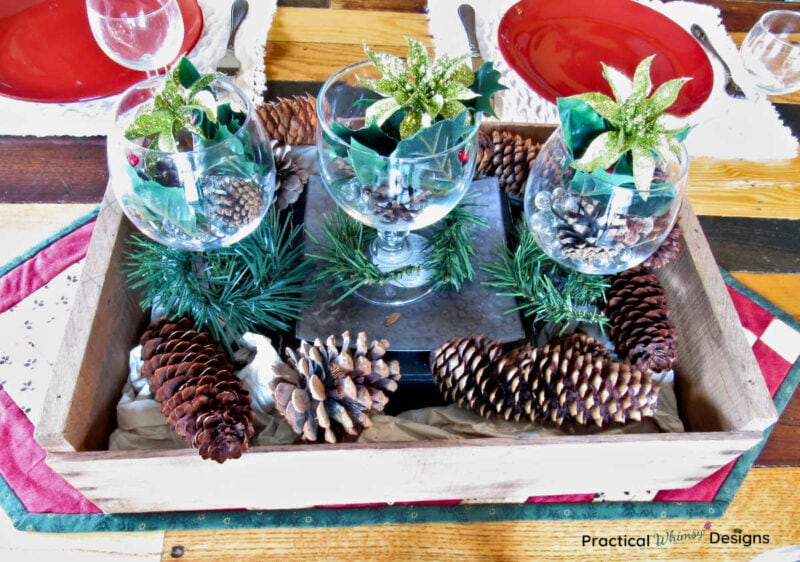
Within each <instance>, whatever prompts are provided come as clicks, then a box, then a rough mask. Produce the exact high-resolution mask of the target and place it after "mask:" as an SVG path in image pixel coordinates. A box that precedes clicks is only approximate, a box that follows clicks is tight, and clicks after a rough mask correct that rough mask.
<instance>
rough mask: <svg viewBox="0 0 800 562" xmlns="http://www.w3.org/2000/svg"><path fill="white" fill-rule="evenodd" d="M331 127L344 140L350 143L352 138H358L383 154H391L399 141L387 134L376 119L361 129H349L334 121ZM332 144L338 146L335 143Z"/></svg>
mask: <svg viewBox="0 0 800 562" xmlns="http://www.w3.org/2000/svg"><path fill="white" fill-rule="evenodd" d="M331 128H332V129H333V132H334V133H336V136H338V137H339V138H340V139H342V141H343V142H345V143H347V144H350V143H351V141H352V139H356V140H357V141H358V142H360V143H361V144H363V145H364V146H368V147H370V148H371V149H373V150H375V151H376V152H377V153H378V154H382V155H383V156H389V154H391V153H392V152H393V151H394V149H395V148H396V147H397V141H396V140H395V139H393V138H392V137H390V136H389V135H387V134H386V133H385V132H384V131H383V129H381V128H380V127H379V126H378V125H376V124H375V122H374V121H373V122H372V123H371V124H370V126H369V127H364V128H361V129H349V128H347V127H345V126H344V125H342V124H341V123H333V124H332V125H331ZM330 144H331V145H332V146H336V144H335V143H330Z"/></svg>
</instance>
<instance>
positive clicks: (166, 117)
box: [125, 109, 172, 139]
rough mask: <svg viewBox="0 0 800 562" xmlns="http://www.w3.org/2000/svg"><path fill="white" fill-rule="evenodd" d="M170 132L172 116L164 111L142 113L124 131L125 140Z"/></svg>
mask: <svg viewBox="0 0 800 562" xmlns="http://www.w3.org/2000/svg"><path fill="white" fill-rule="evenodd" d="M171 130H172V114H171V113H170V112H169V111H167V110H166V109H162V110H158V111H155V112H153V113H143V114H141V115H139V116H138V117H136V119H135V120H134V121H133V123H132V124H131V126H130V127H128V130H127V131H125V138H127V139H138V138H140V137H148V136H150V135H157V134H161V133H167V132H169V131H171Z"/></svg>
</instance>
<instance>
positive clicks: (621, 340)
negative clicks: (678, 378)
mask: <svg viewBox="0 0 800 562" xmlns="http://www.w3.org/2000/svg"><path fill="white" fill-rule="evenodd" d="M606 298H607V300H608V302H607V304H606V309H605V312H606V316H607V317H608V320H609V323H610V325H611V327H610V329H609V335H610V336H611V341H612V342H613V343H614V348H615V349H616V351H617V353H618V354H619V355H620V357H623V358H625V360H626V361H628V362H629V363H630V364H631V365H633V366H634V367H636V368H637V369H641V370H642V371H653V372H661V371H668V370H670V369H672V365H673V364H674V363H675V361H676V359H677V355H678V354H677V350H678V346H677V341H676V337H675V326H674V325H673V324H672V322H671V321H670V320H669V318H668V314H669V305H668V303H667V297H666V295H665V290H664V287H662V286H661V283H659V281H658V278H657V277H656V276H655V275H653V274H652V273H651V272H650V271H649V270H648V269H647V268H646V267H644V266H641V265H639V266H637V267H634V268H631V269H627V270H625V271H622V272H620V273H617V274H616V275H614V276H612V277H611V285H610V286H609V288H608V289H607V290H606Z"/></svg>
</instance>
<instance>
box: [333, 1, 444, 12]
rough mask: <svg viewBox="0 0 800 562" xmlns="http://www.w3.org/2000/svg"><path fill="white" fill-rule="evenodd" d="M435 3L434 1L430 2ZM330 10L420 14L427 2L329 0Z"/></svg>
mask: <svg viewBox="0 0 800 562" xmlns="http://www.w3.org/2000/svg"><path fill="white" fill-rule="evenodd" d="M431 1H433V2H435V1H436V0H431ZM330 4H331V8H338V9H340V10H382V11H387V12H414V13H422V12H424V11H425V9H426V8H427V6H428V1H427V0H330Z"/></svg>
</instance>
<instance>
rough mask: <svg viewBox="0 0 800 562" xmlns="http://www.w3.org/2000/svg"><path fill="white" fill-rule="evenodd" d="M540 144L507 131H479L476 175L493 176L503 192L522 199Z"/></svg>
mask: <svg viewBox="0 0 800 562" xmlns="http://www.w3.org/2000/svg"><path fill="white" fill-rule="evenodd" d="M541 147H542V145H541V144H539V143H535V142H533V141H532V140H531V139H529V138H523V137H522V136H521V135H518V134H514V133H511V132H509V131H506V130H494V131H492V133H491V134H489V133H485V132H483V131H479V132H478V157H477V158H478V164H477V166H476V168H475V177H481V176H494V177H496V178H497V179H498V181H499V182H500V188H501V189H503V191H505V192H506V193H508V194H509V195H510V196H511V197H514V198H517V199H522V197H523V196H524V195H525V183H526V182H527V179H528V172H529V171H530V169H531V166H532V165H533V161H534V160H535V159H536V155H537V154H538V153H539V149H540V148H541Z"/></svg>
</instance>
